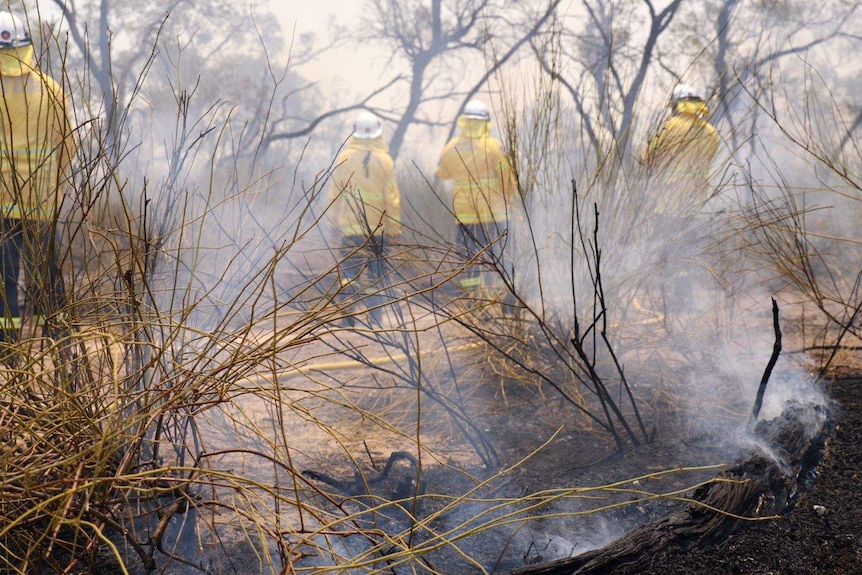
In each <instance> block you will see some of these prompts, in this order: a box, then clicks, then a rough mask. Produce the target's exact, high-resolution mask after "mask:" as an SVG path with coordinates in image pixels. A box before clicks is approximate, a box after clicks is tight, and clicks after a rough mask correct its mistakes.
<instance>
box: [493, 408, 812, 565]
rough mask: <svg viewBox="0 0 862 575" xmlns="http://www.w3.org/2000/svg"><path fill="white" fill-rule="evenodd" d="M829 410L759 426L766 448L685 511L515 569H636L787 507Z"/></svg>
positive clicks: (803, 411)
mask: <svg viewBox="0 0 862 575" xmlns="http://www.w3.org/2000/svg"><path fill="white" fill-rule="evenodd" d="M827 415H828V414H827V410H826V409H825V408H824V407H822V406H820V405H814V404H799V403H793V404H788V405H787V406H786V408H785V409H784V411H783V413H782V414H781V415H780V416H779V417H777V418H775V419H773V420H769V421H761V422H759V423H758V424H757V425H756V426H755V428H754V435H755V437H756V438H758V439H759V442H760V443H761V445H763V446H764V447H763V448H762V449H760V450H758V451H751V452H750V453H748V454H747V455H746V456H745V457H744V458H743V459H742V460H740V461H738V462H737V463H736V464H734V465H733V466H731V467H730V468H728V469H726V470H724V471H722V472H721V473H719V474H718V476H717V477H716V478H715V480H714V481H712V482H710V483H708V484H706V485H703V486H702V487H700V488H699V489H697V490H695V491H694V493H693V494H692V496H691V502H690V503H687V504H685V505H684V506H682V507H681V509H679V510H677V511H675V512H674V513H672V514H670V515H668V516H666V517H664V518H662V519H659V520H658V521H654V522H652V523H648V524H645V525H642V526H640V527H637V528H636V529H634V530H632V531H631V532H629V533H628V534H627V535H625V536H623V537H621V538H620V539H618V540H616V541H614V542H613V543H611V544H609V545H607V546H605V547H603V548H601V549H596V550H593V551H588V552H586V553H583V554H581V555H578V556H576V557H568V558H565V559H559V560H557V561H553V562H549V563H545V564H541V565H534V566H529V567H524V568H521V569H518V570H516V571H512V572H510V573H511V575H588V574H599V573H611V572H614V570H616V569H622V568H625V571H627V572H635V571H636V568H637V566H638V564H639V563H640V562H644V564H647V563H648V562H649V561H651V559H652V556H653V555H654V554H655V553H657V552H659V551H664V550H673V549H677V550H682V551H685V550H689V549H692V548H694V547H698V546H708V545H713V544H716V543H719V542H721V541H724V540H725V539H726V538H727V537H728V536H729V535H730V534H731V533H732V532H733V531H734V530H736V529H739V528H740V527H741V526H744V525H745V524H747V523H750V521H751V520H756V519H760V518H767V517H771V516H776V515H779V514H782V513H787V512H789V511H790V510H791V509H792V508H793V506H794V504H795V501H796V494H797V492H798V490H799V488H800V486H804V483H805V482H806V481H808V479H809V478H810V476H811V472H812V469H813V468H814V467H815V466H816V464H817V462H818V461H819V458H820V455H821V453H822V451H823V445H824V441H825V436H826V430H827V429H828V426H827V425H826V424H827V420H828V417H827Z"/></svg>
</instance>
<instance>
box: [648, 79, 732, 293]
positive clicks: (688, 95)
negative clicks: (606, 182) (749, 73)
mask: <svg viewBox="0 0 862 575" xmlns="http://www.w3.org/2000/svg"><path fill="white" fill-rule="evenodd" d="M671 108H672V110H673V113H672V115H671V117H670V118H668V120H667V121H666V122H665V124H664V126H663V127H662V129H661V130H660V131H659V133H658V134H657V135H656V136H655V137H654V138H653V139H652V141H651V142H650V143H649V145H648V146H647V149H646V151H645V153H644V163H645V164H646V166H647V168H648V169H649V170H650V172H651V175H652V181H651V186H650V189H651V193H652V194H653V198H652V201H653V207H654V218H653V224H654V225H653V227H654V232H655V234H656V235H657V237H658V239H659V240H660V241H661V242H662V243H664V248H663V249H662V250H661V256H660V257H661V259H662V261H663V263H664V265H666V266H668V269H667V270H666V271H667V272H669V273H665V274H663V277H664V278H665V280H666V281H668V282H673V285H672V286H670V285H665V286H663V290H662V291H663V297H664V298H665V300H666V303H668V302H667V298H672V299H673V301H672V302H670V303H672V304H675V305H676V306H677V307H678V308H679V309H681V310H688V309H691V308H692V307H693V305H694V303H695V302H694V295H693V276H695V275H698V271H697V270H696V269H695V268H696V267H697V266H696V265H695V266H693V265H691V264H690V263H686V262H685V260H686V259H688V258H689V257H690V256H691V254H690V253H688V252H689V251H691V249H693V247H695V246H696V245H697V242H698V240H699V239H700V237H701V236H702V235H703V234H704V230H705V226H706V223H707V222H706V221H705V220H704V217H703V216H702V215H701V213H702V208H703V206H704V204H706V202H707V201H708V200H709V199H710V197H711V189H710V185H709V175H710V170H711V169H712V164H713V162H714V160H715V157H716V155H717V154H718V147H719V138H718V133H717V132H716V130H715V128H714V127H713V126H712V125H711V124H710V123H709V122H708V121H707V120H706V116H707V114H708V112H709V109H708V107H707V105H706V102H705V101H704V100H703V98H701V97H700V95H698V93H697V92H696V91H695V90H694V89H693V88H692V87H691V86H689V85H687V84H680V85H678V86H676V88H674V90H673V94H672V97H671ZM668 240H673V241H668Z"/></svg>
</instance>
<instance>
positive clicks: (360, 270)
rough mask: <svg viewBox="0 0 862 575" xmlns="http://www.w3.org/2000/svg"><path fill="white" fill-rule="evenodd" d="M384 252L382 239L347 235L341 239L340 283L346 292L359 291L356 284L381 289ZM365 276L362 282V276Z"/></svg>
mask: <svg viewBox="0 0 862 575" xmlns="http://www.w3.org/2000/svg"><path fill="white" fill-rule="evenodd" d="M385 258H386V250H385V246H384V243H383V238H381V237H379V236H371V237H370V238H366V237H362V236H358V235H348V236H343V237H342V238H341V262H340V263H339V264H338V269H339V271H340V272H341V282H342V286H344V287H345V288H346V289H347V291H351V292H356V291H360V290H359V287H360V286H358V285H357V284H359V283H366V284H369V286H371V285H372V284H373V285H375V286H379V287H380V288H382V285H380V284H381V281H382V279H383V276H384V270H385V267H386V266H385ZM363 274H364V275H365V276H366V278H367V281H364V280H363V278H362V276H363Z"/></svg>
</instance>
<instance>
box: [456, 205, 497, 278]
mask: <svg viewBox="0 0 862 575" xmlns="http://www.w3.org/2000/svg"><path fill="white" fill-rule="evenodd" d="M508 227H509V222H508V221H500V222H484V223H479V224H463V223H459V224H458V244H459V245H460V246H461V247H463V248H464V252H465V255H466V257H468V258H470V259H472V258H476V259H475V260H474V263H472V264H470V265H468V266H467V267H466V269H465V270H464V271H463V272H461V275H460V276H458V284H459V285H460V287H461V288H462V289H464V290H467V291H471V290H474V289H481V288H483V287H493V286H494V285H496V284H497V283H498V282H497V281H496V280H497V279H499V273H500V272H502V271H503V266H504V261H503V247H504V245H505V243H506V241H507V240H508V238H507V236H506V235H504V234H505V232H506V230H507V228H508ZM483 250H487V251H485V252H484V253H482V252H483ZM480 254H481V255H480ZM482 262H485V263H482ZM489 263H492V264H493V265H490V266H489V265H488V264H489ZM495 268H496V269H495ZM498 270H499V271H498Z"/></svg>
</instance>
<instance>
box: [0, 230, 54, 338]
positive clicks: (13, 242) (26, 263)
mask: <svg viewBox="0 0 862 575" xmlns="http://www.w3.org/2000/svg"><path fill="white" fill-rule="evenodd" d="M52 231H53V227H52V225H51V223H50V222H42V221H22V220H20V219H16V218H0V254H2V265H3V285H4V290H5V292H4V293H5V298H4V301H3V302H2V305H3V308H2V311H3V316H5V319H6V321H5V326H6V327H11V326H12V325H15V324H18V325H20V320H21V305H20V302H19V293H18V278H19V276H20V274H21V271H22V269H23V271H24V278H25V291H24V305H25V312H26V314H27V315H29V316H33V315H40V316H43V317H45V318H50V317H51V316H53V315H54V314H56V313H57V312H58V311H59V310H61V309H62V308H63V307H64V305H65V296H64V290H63V277H62V274H61V273H60V266H59V263H58V262H57V256H56V252H57V250H56V243H55V241H54V238H53V235H52Z"/></svg>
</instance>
